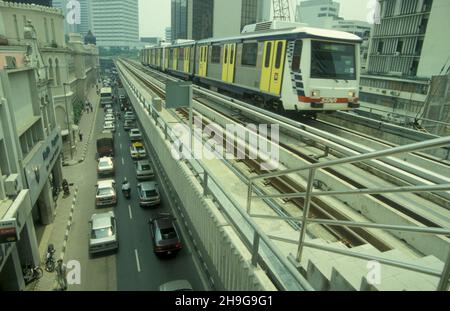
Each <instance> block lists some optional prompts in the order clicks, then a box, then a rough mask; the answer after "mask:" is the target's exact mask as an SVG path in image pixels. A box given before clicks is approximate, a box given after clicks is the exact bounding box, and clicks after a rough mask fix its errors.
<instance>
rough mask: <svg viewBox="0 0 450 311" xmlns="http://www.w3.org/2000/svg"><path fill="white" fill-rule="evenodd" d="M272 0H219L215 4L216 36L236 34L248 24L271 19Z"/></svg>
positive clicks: (214, 32) (214, 33)
mask: <svg viewBox="0 0 450 311" xmlns="http://www.w3.org/2000/svg"><path fill="white" fill-rule="evenodd" d="M270 4H271V0H228V1H220V0H217V1H216V2H215V5H214V31H213V35H214V37H217V38H219V37H228V36H235V35H238V34H240V33H241V31H242V29H243V28H244V27H245V26H246V25H250V24H255V23H258V22H263V21H268V20H270V7H271V6H270Z"/></svg>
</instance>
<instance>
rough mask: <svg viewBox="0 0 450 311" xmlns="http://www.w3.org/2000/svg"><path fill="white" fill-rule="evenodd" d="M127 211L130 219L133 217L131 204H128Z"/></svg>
mask: <svg viewBox="0 0 450 311" xmlns="http://www.w3.org/2000/svg"><path fill="white" fill-rule="evenodd" d="M128 212H129V213H130V219H133V214H132V213H131V205H128Z"/></svg>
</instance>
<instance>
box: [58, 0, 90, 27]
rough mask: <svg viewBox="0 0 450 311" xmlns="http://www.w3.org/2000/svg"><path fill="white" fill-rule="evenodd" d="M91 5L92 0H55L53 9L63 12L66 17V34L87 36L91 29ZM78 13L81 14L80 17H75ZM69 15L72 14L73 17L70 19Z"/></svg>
mask: <svg viewBox="0 0 450 311" xmlns="http://www.w3.org/2000/svg"><path fill="white" fill-rule="evenodd" d="M72 2H73V3H72ZM90 3H91V2H90V0H75V1H73V0H53V7H54V8H57V9H60V10H62V11H63V14H64V16H65V17H66V18H65V23H64V30H65V33H66V34H69V33H72V32H77V33H80V34H82V35H83V36H85V35H86V34H87V33H88V31H89V30H90V29H91V16H90ZM76 12H79V16H76V15H74V14H76ZM68 14H72V17H70V16H69V17H68V16H67V15H68ZM77 18H79V19H77Z"/></svg>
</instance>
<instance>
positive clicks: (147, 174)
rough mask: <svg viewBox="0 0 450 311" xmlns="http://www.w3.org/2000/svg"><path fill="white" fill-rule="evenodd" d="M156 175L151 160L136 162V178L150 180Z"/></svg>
mask: <svg viewBox="0 0 450 311" xmlns="http://www.w3.org/2000/svg"><path fill="white" fill-rule="evenodd" d="M154 176H155V174H154V173H153V169H152V166H151V165H150V161H146V160H144V161H137V162H136V178H137V180H148V179H152V178H153V177H154Z"/></svg>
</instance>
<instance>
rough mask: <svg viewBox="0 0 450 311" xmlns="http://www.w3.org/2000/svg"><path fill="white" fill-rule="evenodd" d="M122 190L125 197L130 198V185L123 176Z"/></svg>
mask: <svg viewBox="0 0 450 311" xmlns="http://www.w3.org/2000/svg"><path fill="white" fill-rule="evenodd" d="M122 192H123V195H124V196H125V198H127V199H130V198H131V187H130V183H129V182H128V180H127V179H126V178H125V181H124V182H123V183H122Z"/></svg>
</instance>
